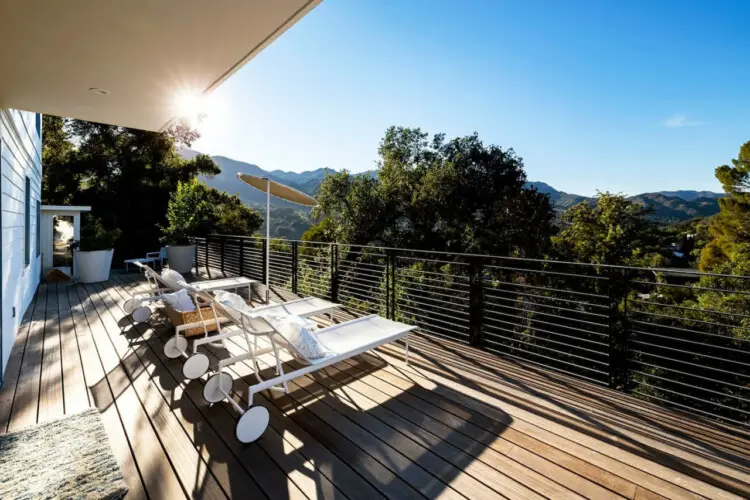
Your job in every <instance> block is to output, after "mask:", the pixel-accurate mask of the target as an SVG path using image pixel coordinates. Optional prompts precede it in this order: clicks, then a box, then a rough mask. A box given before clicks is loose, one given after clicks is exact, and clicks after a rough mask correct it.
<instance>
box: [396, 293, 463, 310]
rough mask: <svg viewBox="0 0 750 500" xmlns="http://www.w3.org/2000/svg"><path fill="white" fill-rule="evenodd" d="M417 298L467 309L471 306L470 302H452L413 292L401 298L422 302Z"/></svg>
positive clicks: (432, 305) (431, 305) (426, 305)
mask: <svg viewBox="0 0 750 500" xmlns="http://www.w3.org/2000/svg"><path fill="white" fill-rule="evenodd" d="M415 298H418V299H420V300H429V301H431V302H435V303H437V304H445V305H449V306H451V307H461V308H464V309H467V308H468V307H469V304H468V303H466V304H459V303H457V302H450V301H448V300H442V299H436V298H434V297H425V296H422V295H414V294H411V293H408V294H405V295H403V296H402V298H401V299H400V300H405V301H409V302H416V303H418V304H419V303H420V302H419V301H417V300H415ZM467 300H468V299H467ZM423 305H424V306H425V307H440V306H436V305H434V304H429V303H427V304H423Z"/></svg>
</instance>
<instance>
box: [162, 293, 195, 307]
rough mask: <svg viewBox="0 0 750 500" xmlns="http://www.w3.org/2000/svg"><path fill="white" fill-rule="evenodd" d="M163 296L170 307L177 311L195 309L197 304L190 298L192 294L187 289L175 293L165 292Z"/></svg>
mask: <svg viewBox="0 0 750 500" xmlns="http://www.w3.org/2000/svg"><path fill="white" fill-rule="evenodd" d="M162 298H163V299H164V302H166V303H167V304H168V305H169V307H171V308H172V309H174V310H175V311H177V312H191V311H195V304H194V303H193V301H192V300H190V295H188V293H187V290H184V289H183V290H178V291H176V292H174V293H165V294H164V295H162Z"/></svg>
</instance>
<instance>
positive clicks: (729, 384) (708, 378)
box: [630, 359, 750, 391]
mask: <svg viewBox="0 0 750 500" xmlns="http://www.w3.org/2000/svg"><path fill="white" fill-rule="evenodd" d="M630 361H631V363H638V364H639V365H643V366H647V367H649V368H655V369H657V370H666V371H669V372H674V373H679V374H681V375H686V376H688V377H694V378H699V379H701V380H705V381H707V382H711V383H714V384H722V385H726V386H729V387H734V388H736V389H742V390H745V391H750V387H748V386H744V385H739V384H733V383H732V382H726V381H724V380H718V379H715V378H711V377H706V376H703V375H696V374H695V373H690V372H683V371H681V370H675V369H674V368H666V367H664V366H661V365H654V364H652V363H646V362H645V361H639V360H637V359H631V360H630ZM633 371H635V370H633Z"/></svg>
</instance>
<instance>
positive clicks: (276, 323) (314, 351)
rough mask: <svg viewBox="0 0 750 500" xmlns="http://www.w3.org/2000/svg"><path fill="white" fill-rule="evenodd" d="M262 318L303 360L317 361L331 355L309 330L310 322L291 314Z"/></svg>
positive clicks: (268, 315) (269, 315)
mask: <svg viewBox="0 0 750 500" xmlns="http://www.w3.org/2000/svg"><path fill="white" fill-rule="evenodd" d="M264 317H265V318H266V321H268V322H269V323H271V324H272V325H273V327H274V328H275V329H276V331H278V332H279V333H280V334H281V335H282V336H283V337H284V338H285V339H286V340H287V342H289V343H290V344H291V345H292V346H294V348H295V349H297V350H298V351H299V353H300V354H302V356H304V357H305V358H307V359H319V358H324V357H326V356H328V355H330V354H332V352H331V350H330V349H328V348H327V347H326V346H325V344H323V343H322V342H321V341H320V339H318V337H317V335H315V332H314V331H312V330H311V329H310V328H309V326H310V322H309V321H308V320H306V319H305V318H301V317H299V316H293V315H291V314H288V315H286V314H285V315H271V314H267V315H265V316H264Z"/></svg>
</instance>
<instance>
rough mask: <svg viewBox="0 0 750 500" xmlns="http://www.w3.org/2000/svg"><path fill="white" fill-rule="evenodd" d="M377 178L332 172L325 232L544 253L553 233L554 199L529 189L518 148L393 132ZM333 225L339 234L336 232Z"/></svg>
mask: <svg viewBox="0 0 750 500" xmlns="http://www.w3.org/2000/svg"><path fill="white" fill-rule="evenodd" d="M378 153H379V156H380V161H379V165H378V167H379V168H378V170H377V175H376V176H373V175H369V174H363V175H355V176H351V175H349V173H348V172H340V173H336V174H333V175H329V176H328V177H326V179H325V180H324V181H323V183H322V184H321V186H320V188H319V192H318V196H317V198H318V206H317V208H316V209H315V210H314V213H313V216H315V217H323V216H327V217H330V219H329V220H327V221H326V224H327V228H326V231H325V233H326V234H330V235H331V237H332V238H335V239H338V240H339V241H344V242H348V243H355V244H369V243H372V244H379V245H386V246H398V247H405V248H417V249H427V250H446V251H454V252H479V253H499V254H504V255H527V256H538V255H542V254H543V253H544V251H545V249H546V247H547V244H548V242H549V236H550V234H552V231H553V226H552V220H553V217H554V213H553V210H552V205H551V203H550V201H549V198H548V197H547V196H546V195H544V194H541V193H539V192H537V191H536V190H534V189H527V188H525V187H524V186H525V183H526V174H525V173H524V170H523V161H522V160H521V158H519V157H518V156H516V154H515V152H514V151H513V150H512V149H505V150H504V149H502V148H500V147H499V146H495V145H485V144H484V143H483V142H482V141H481V140H480V139H479V137H478V135H477V134H473V135H470V136H467V137H457V138H454V139H452V140H446V138H445V135H444V134H436V135H434V136H433V137H432V138H430V137H429V135H428V134H427V133H425V132H422V131H421V130H420V129H414V128H404V127H391V128H389V129H388V130H387V131H386V133H385V136H384V137H383V139H382V141H381V143H380V147H379V150H378ZM330 226H333V230H331V227H330Z"/></svg>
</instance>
